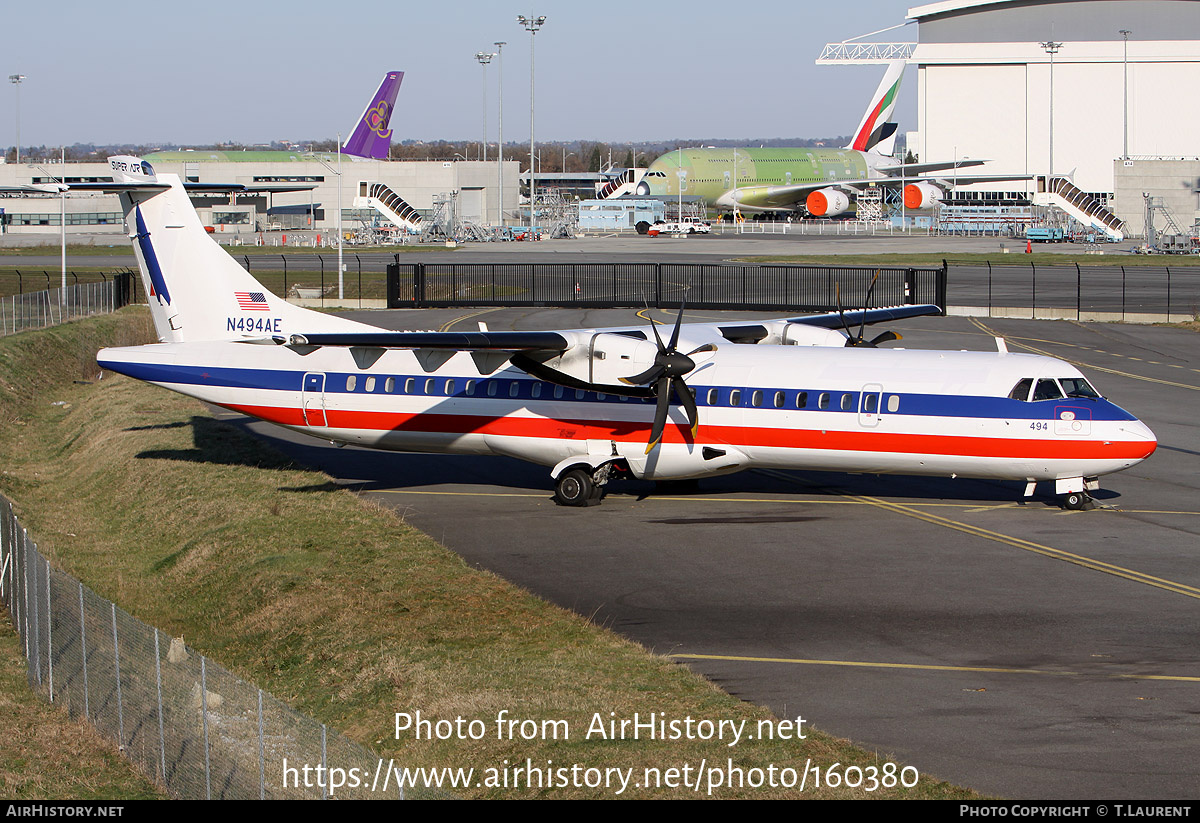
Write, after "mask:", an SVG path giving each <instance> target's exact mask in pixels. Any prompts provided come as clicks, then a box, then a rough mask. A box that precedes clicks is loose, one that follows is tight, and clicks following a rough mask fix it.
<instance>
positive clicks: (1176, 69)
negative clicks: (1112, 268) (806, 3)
mask: <svg viewBox="0 0 1200 823" xmlns="http://www.w3.org/2000/svg"><path fill="white" fill-rule="evenodd" d="M908 20H909V22H910V23H916V25H917V32H918V34H917V43H916V44H915V48H913V49H912V50H911V52H910V55H911V56H910V57H909V62H910V63H912V64H915V65H916V68H917V130H916V132H911V133H909V135H908V141H907V142H908V147H909V149H910V150H912V151H913V152H914V153H916V154H917V155H918V156H919V158H920V159H921V160H922V161H934V160H950V159H954V158H959V159H961V158H964V157H972V158H980V159H986V160H989V161H991V162H989V163H988V164H987V166H986V167H984V168H983V169H980V170H979V171H981V172H982V173H986V174H1028V175H1033V176H1035V179H1034V180H1031V181H1029V182H1028V183H1022V182H1021V181H1014V182H1008V183H1003V184H995V183H994V184H980V185H976V186H972V187H967V188H966V189H965V190H963V191H960V192H959V196H960V197H966V198H969V199H983V200H988V199H1002V198H1003V195H1002V194H1001V193H999V192H997V191H996V190H997V189H998V188H1001V187H1002V188H1003V189H1004V191H1006V192H1009V193H1012V192H1013V191H1014V189H1015V190H1018V191H1022V190H1023V191H1025V192H1028V193H1030V194H1033V193H1036V192H1037V191H1039V187H1040V186H1044V185H1045V182H1044V176H1045V175H1047V174H1048V173H1050V172H1051V171H1053V174H1054V175H1055V176H1067V177H1071V178H1072V179H1073V182H1074V183H1075V185H1076V186H1078V187H1079V188H1080V189H1082V190H1083V191H1085V192H1087V193H1089V194H1091V195H1092V196H1093V197H1094V198H1096V199H1097V200H1098V201H1099V202H1100V203H1102V204H1103V203H1107V204H1108V207H1109V208H1110V209H1111V210H1112V211H1113V212H1114V213H1116V215H1117V216H1118V217H1120V218H1121V219H1123V220H1125V221H1126V224H1127V226H1128V230H1129V231H1128V233H1129V234H1130V235H1141V234H1142V233H1143V227H1144V215H1145V204H1144V201H1143V198H1142V194H1143V192H1147V193H1150V194H1153V195H1156V196H1159V197H1163V198H1164V205H1165V206H1166V207H1167V209H1168V210H1169V211H1170V212H1171V213H1172V214H1173V215H1174V217H1175V219H1176V222H1177V223H1178V224H1179V226H1180V228H1181V229H1183V230H1184V231H1186V230H1187V228H1188V227H1190V226H1191V225H1192V224H1193V222H1194V221H1196V220H1197V219H1198V218H1200V205H1198V203H1197V195H1196V193H1195V190H1194V189H1195V186H1196V182H1197V178H1198V177H1200V157H1198V156H1197V155H1200V107H1197V106H1196V105H1195V101H1194V100H1193V99H1192V97H1193V96H1194V92H1195V90H1196V89H1197V88H1200V2H1198V0H945V2H939V3H931V4H928V5H923V6H917V7H916V8H912V9H910V10H909V13H908ZM1122 30H1124V32H1126V34H1123V33H1122ZM1044 43H1050V44H1053V43H1059V44H1061V45H1059V46H1058V47H1057V51H1056V52H1055V53H1053V54H1051V52H1050V51H1049V50H1047V48H1045V47H1044V46H1043V44H1044ZM848 44H850V41H846V42H845V43H843V44H831V46H839V45H840V46H842V47H843V50H842V53H843V54H846V53H847V51H846V49H845V47H846V46H847V45H848ZM859 45H860V46H865V45H868V44H859ZM874 45H877V46H887V45H892V46H899V45H908V44H874ZM1052 48H1053V47H1052ZM1126 49H1127V51H1126ZM893 51H894V50H893ZM826 52H827V53H829V52H830V47H826ZM856 53H857V54H864V53H866V52H865V51H864V50H862V49H859V50H858V51H857V52H856ZM884 53H885V52H884V50H880V49H875V50H874V51H873V54H874V55H875V59H874V60H870V62H880V61H881V60H882V59H883V58H882V57H881V56H880V55H882V54H884ZM1052 60H1053V66H1052V64H1051V61H1052ZM818 62H821V63H833V62H867V61H866V60H861V59H860V60H848V59H846V58H845V57H843V58H842V59H836V58H835V59H825V58H824V57H823V58H822V59H821V60H819V61H818ZM1052 71H1053V89H1054V93H1053V101H1052V100H1051V93H1050V90H1051V72H1052ZM1126 82H1127V83H1128V91H1126ZM1051 102H1053V109H1051ZM1051 111H1053V121H1052V122H1053V126H1054V130H1053V145H1054V156H1053V163H1051V162H1050V161H1051V158H1050V144H1051V131H1050V123H1051ZM1126 135H1128V136H1127V137H1126ZM1036 176H1043V180H1041V181H1038V180H1036ZM1160 228H1161V226H1160Z"/></svg>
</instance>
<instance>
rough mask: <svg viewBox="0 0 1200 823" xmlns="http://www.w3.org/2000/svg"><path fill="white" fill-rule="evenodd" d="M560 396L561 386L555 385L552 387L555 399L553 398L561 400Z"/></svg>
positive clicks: (561, 394) (561, 393)
mask: <svg viewBox="0 0 1200 823" xmlns="http://www.w3.org/2000/svg"><path fill="white" fill-rule="evenodd" d="M562 396H563V387H562V386H555V387H554V399H555V400H561V399H562Z"/></svg>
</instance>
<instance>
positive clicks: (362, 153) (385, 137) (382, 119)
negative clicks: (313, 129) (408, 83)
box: [342, 71, 404, 160]
mask: <svg viewBox="0 0 1200 823" xmlns="http://www.w3.org/2000/svg"><path fill="white" fill-rule="evenodd" d="M403 80H404V72H402V71H389V72H388V73H387V74H385V75H384V77H383V82H382V83H380V84H379V91H377V92H375V96H374V97H372V98H371V102H370V103H368V104H367V108H366V110H365V111H364V112H363V114H362V117H360V118H359V119H358V123H357V125H355V127H354V133H353V134H351V135H350V139H349V140H347V141H346V145H344V146H342V152H343V153H345V154H353V155H355V156H356V157H369V158H372V159H374V160H382V159H384V158H386V157H387V156H388V151H389V150H390V149H391V147H392V130H391V129H389V128H388V121H390V120H391V119H392V108H393V107H394V106H395V105H396V92H398V91H399V90H400V83H401V82H402V81H403Z"/></svg>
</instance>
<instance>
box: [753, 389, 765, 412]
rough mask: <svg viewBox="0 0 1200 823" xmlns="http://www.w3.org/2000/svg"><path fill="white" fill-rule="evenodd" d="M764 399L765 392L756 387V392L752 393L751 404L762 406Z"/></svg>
mask: <svg viewBox="0 0 1200 823" xmlns="http://www.w3.org/2000/svg"><path fill="white" fill-rule="evenodd" d="M762 401H763V393H762V392H761V391H760V390H758V389H755V390H754V394H752V395H750V405H751V406H754V408H756V409H757V408H760V407H761V406H762Z"/></svg>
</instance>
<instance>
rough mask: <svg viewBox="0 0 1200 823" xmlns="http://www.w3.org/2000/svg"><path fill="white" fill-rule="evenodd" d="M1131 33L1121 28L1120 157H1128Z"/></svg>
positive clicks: (1123, 158)
mask: <svg viewBox="0 0 1200 823" xmlns="http://www.w3.org/2000/svg"><path fill="white" fill-rule="evenodd" d="M1131 34H1133V32H1132V31H1130V30H1129V29H1121V37H1123V38H1124V39H1125V58H1124V61H1123V63H1122V67H1121V74H1122V76H1123V80H1124V86H1125V96H1124V98H1123V102H1122V104H1121V124H1122V127H1123V129H1122V130H1123V133H1124V135H1125V138H1124V142H1123V143H1122V144H1121V146H1122V148H1121V159H1122V160H1128V159H1129V35H1131Z"/></svg>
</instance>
